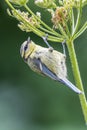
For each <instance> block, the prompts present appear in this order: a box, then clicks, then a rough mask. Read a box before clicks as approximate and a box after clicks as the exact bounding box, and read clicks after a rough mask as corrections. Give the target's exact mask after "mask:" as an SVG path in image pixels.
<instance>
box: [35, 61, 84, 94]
mask: <svg viewBox="0 0 87 130" xmlns="http://www.w3.org/2000/svg"><path fill="white" fill-rule="evenodd" d="M34 62H35V64H36V66H37V67H38V69H39V70H40V71H41V73H42V74H44V75H46V76H48V77H50V78H51V79H53V80H56V81H59V82H61V83H63V84H65V85H66V86H68V87H69V88H70V89H72V90H73V91H74V92H76V93H78V94H82V93H83V92H82V91H81V90H79V89H78V88H77V87H76V86H75V85H73V84H72V83H71V82H70V81H69V80H68V79H66V78H64V79H60V78H59V77H58V76H57V75H56V74H55V73H53V72H52V71H51V70H49V68H48V67H47V66H46V65H45V64H43V63H42V62H41V60H40V59H35V60H34Z"/></svg>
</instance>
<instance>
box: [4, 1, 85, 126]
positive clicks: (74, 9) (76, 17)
mask: <svg viewBox="0 0 87 130" xmlns="http://www.w3.org/2000/svg"><path fill="white" fill-rule="evenodd" d="M5 1H6V3H7V4H8V6H9V9H7V12H8V14H9V15H10V16H12V17H14V18H16V19H17V20H18V21H19V24H18V27H19V28H20V29H21V30H22V31H26V32H33V33H35V34H36V35H38V36H39V37H43V36H46V34H48V39H47V40H49V41H51V42H60V43H61V42H63V41H66V46H67V48H68V52H69V56H70V61H71V65H72V70H73V75H74V79H75V82H76V86H77V87H78V88H79V89H80V90H81V91H82V92H83V94H79V95H78V96H79V99H80V103H81V107H82V112H83V115H84V119H85V122H86V124H87V101H86V96H85V92H84V88H83V84H82V80H81V76H80V71H79V66H78V62H77V58H76V53H75V49H74V40H75V39H76V38H78V37H79V36H80V35H81V34H82V33H83V32H84V31H85V30H86V29H87V21H86V22H85V23H84V24H83V25H82V26H81V25H80V23H81V17H82V11H83V8H84V6H86V5H87V0H59V1H57V0H35V2H34V4H36V5H37V6H39V7H41V8H43V10H47V11H48V12H49V13H50V15H51V20H50V21H51V22H52V24H53V25H52V27H49V26H48V25H47V24H46V23H45V22H43V21H42V18H41V13H40V12H36V14H34V13H33V11H32V10H31V9H30V8H29V6H28V5H27V4H28V3H29V0H5ZM21 7H23V8H24V11H23V8H22V11H21ZM18 8H19V9H18Z"/></svg>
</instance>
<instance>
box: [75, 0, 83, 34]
mask: <svg viewBox="0 0 87 130" xmlns="http://www.w3.org/2000/svg"><path fill="white" fill-rule="evenodd" d="M77 14H78V15H77V20H76V24H75V28H74V31H73V34H75V33H76V32H77V31H78V28H79V25H80V21H81V16H82V0H80V7H79V8H78V10H77Z"/></svg>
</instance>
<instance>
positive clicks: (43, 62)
mask: <svg viewBox="0 0 87 130" xmlns="http://www.w3.org/2000/svg"><path fill="white" fill-rule="evenodd" d="M20 54H21V57H22V58H23V59H24V61H25V62H26V63H27V64H28V66H29V67H30V68H31V69H32V70H33V71H34V72H37V73H39V74H41V75H44V76H48V77H50V78H51V79H53V80H55V81H59V82H61V83H63V84H65V85H66V86H68V87H69V88H71V89H72V90H73V91H74V92H76V93H78V94H82V93H83V92H82V91H81V90H79V89H78V88H77V87H76V86H75V85H73V84H72V83H71V82H70V81H69V80H68V79H67V68H66V63H65V62H66V56H65V55H64V54H62V53H60V52H58V51H56V50H54V49H53V48H51V47H49V48H45V47H42V46H39V45H36V44H35V43H34V42H33V41H32V40H30V39H28V40H27V41H25V42H24V43H23V44H22V45H21V48H20Z"/></svg>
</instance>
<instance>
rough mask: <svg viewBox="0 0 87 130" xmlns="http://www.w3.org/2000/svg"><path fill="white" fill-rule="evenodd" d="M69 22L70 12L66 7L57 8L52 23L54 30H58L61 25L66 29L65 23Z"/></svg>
mask: <svg viewBox="0 0 87 130" xmlns="http://www.w3.org/2000/svg"><path fill="white" fill-rule="evenodd" d="M67 21H68V10H67V9H66V8H65V7H57V9H56V10H55V12H54V14H53V15H52V22H53V24H54V28H58V25H59V24H61V25H62V26H63V27H65V23H66V22H67Z"/></svg>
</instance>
